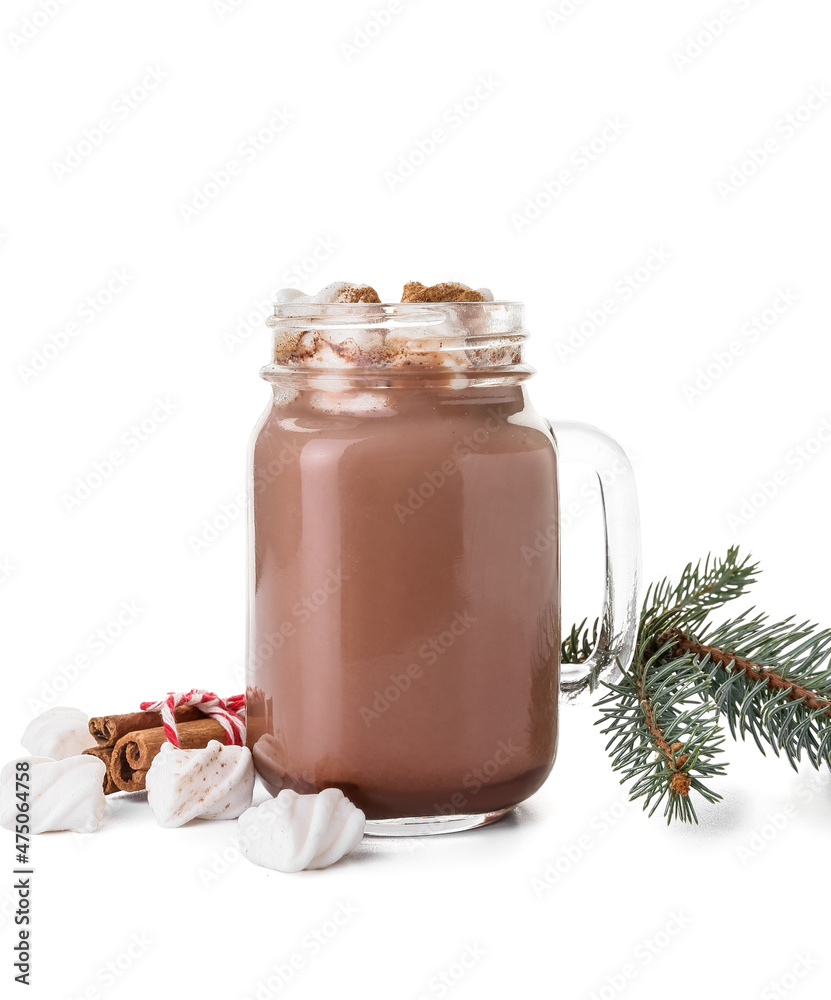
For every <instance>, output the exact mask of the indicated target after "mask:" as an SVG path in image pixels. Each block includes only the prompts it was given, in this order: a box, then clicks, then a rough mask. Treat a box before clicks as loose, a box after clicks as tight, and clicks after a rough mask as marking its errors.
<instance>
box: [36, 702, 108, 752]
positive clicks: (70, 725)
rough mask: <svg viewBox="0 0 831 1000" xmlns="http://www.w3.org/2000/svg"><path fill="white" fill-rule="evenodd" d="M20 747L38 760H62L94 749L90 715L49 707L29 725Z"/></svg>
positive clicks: (76, 710)
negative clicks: (47, 758) (88, 748)
mask: <svg viewBox="0 0 831 1000" xmlns="http://www.w3.org/2000/svg"><path fill="white" fill-rule="evenodd" d="M20 742H21V744H22V745H23V746H24V747H25V748H26V749H27V750H28V751H29V753H30V754H34V756H36V757H51V758H52V760H63V759H64V757H74V756H75V755H76V754H79V753H81V752H82V751H83V750H86V749H87V747H91V746H95V740H94V739H93V738H92V736H90V733H89V716H88V715H87V714H86V713H85V712H82V711H81V710H80V709H78V708H64V707H63V706H58V707H56V708H48V709H47V710H46V711H45V712H42V713H41V714H40V715H38V716H36V717H35V718H34V719H32V721H31V722H30V723H29V725H28V726H26V729H25V730H24V732H23V735H22V736H21V737H20Z"/></svg>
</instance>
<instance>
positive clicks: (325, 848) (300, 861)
mask: <svg viewBox="0 0 831 1000" xmlns="http://www.w3.org/2000/svg"><path fill="white" fill-rule="evenodd" d="M365 826H366V817H365V816H364V814H363V812H361V810H360V809H358V807H357V806H355V805H353V803H352V802H350V801H349V799H348V798H346V796H345V795H344V794H343V792H342V791H341V790H340V789H339V788H325V789H324V790H323V791H322V792H318V793H317V794H316V795H298V794H297V792H294V791H292V790H291V789H289V788H284V789H283V791H282V792H280V794H279V795H278V796H277V797H276V798H274V799H268V800H266V801H265V802H263V803H261V804H260V805H258V806H255V807H252V808H251V809H248V810H247V811H246V812H244V813H243V814H242V816H240V818H239V848H240V851H241V852H242V853H243V854H244V855H245V856H246V857H247V858H248V860H249V861H251V862H253V863H254V864H255V865H262V867H263V868H273V869H274V870H275V871H278V872H299V871H301V870H302V869H304V868H326V867H327V866H328V865H331V864H334V863H335V862H336V861H338V860H340V859H341V858H342V857H343V856H344V855H345V854H348V853H349V852H350V851H352V850H354V849H355V848H356V847H357V846H358V844H359V843H360V841H361V838H362V837H363V835H364V827H365Z"/></svg>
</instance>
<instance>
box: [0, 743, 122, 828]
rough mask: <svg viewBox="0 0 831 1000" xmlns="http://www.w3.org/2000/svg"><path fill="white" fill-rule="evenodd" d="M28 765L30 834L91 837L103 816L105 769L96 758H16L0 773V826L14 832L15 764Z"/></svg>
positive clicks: (17, 801) (16, 805) (17, 807)
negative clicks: (69, 832) (64, 832)
mask: <svg viewBox="0 0 831 1000" xmlns="http://www.w3.org/2000/svg"><path fill="white" fill-rule="evenodd" d="M22 761H28V763H29V771H28V779H27V780H25V781H24V780H23V779H21V781H20V786H21V787H23V785H24V784H25V785H26V790H27V791H28V797H27V798H26V799H25V800H23V801H25V802H26V803H28V807H29V808H28V810H25V813H26V815H27V816H28V820H27V822H28V826H29V832H30V833H47V832H48V831H50V830H74V831H75V832H76V833H92V831H93V830H94V829H95V828H96V827H97V826H98V824H99V823H100V822H101V817H102V816H103V815H104V804H105V799H104V786H103V782H104V774H105V773H106V770H107V767H106V765H105V764H104V761H103V760H99V758H98V757H91V756H89V755H86V756H80V755H79V756H77V757H66V758H64V760H52V758H50V757H18V758H16V759H15V760H10V761H9V762H8V764H6V765H4V767H3V770H2V771H0V826H4V827H5V828H6V829H7V830H14V829H15V826H16V825H18V824H17V816H18V813H21V812H22V810H21V809H20V805H21V800H20V799H19V798H18V797H17V796H18V791H19V788H18V779H19V777H20V775H19V773H18V771H17V764H19V763H20V762H22Z"/></svg>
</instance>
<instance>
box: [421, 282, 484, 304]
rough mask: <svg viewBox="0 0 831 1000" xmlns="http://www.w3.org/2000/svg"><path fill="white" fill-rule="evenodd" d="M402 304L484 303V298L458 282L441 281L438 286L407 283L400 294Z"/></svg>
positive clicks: (479, 293)
mask: <svg viewBox="0 0 831 1000" xmlns="http://www.w3.org/2000/svg"><path fill="white" fill-rule="evenodd" d="M401 301H402V302H484V301H485V296H484V295H483V294H482V293H481V292H477V291H476V289H475V288H468V286H467V285H463V284H461V282H458V281H443V282H441V283H440V284H438V285H422V283H421V282H420V281H408V282H407V284H406V285H405V286H404V291H403V292H402V293H401Z"/></svg>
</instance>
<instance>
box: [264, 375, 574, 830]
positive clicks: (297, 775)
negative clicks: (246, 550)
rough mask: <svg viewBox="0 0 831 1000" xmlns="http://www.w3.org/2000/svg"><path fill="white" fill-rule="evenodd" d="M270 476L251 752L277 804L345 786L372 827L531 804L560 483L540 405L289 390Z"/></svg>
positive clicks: (549, 659)
mask: <svg viewBox="0 0 831 1000" xmlns="http://www.w3.org/2000/svg"><path fill="white" fill-rule="evenodd" d="M253 469H254V473H253V475H254V480H253V494H252V496H253V502H252V519H253V548H254V552H253V555H254V560H253V573H254V581H253V597H252V607H251V617H250V626H249V627H250V634H249V679H248V732H249V745H250V746H251V747H252V750H253V753H254V758H255V762H256V766H257V770H258V772H259V774H260V776H261V777H262V779H263V780H264V782H265V783H266V785H267V786H268V788H269V789H270V790H271V792H272V793H273V794H276V793H277V792H279V791H280V790H281V789H282V788H292V789H295V790H296V791H298V792H313V791H319V790H320V789H323V788H327V787H331V786H335V787H338V788H340V789H342V790H343V792H344V793H345V794H346V795H347V796H348V797H349V798H350V799H352V801H353V802H354V803H355V804H356V805H358V806H359V807H360V808H361V809H363V810H364V812H365V813H366V815H367V818H368V819H370V820H372V819H396V818H402V817H420V816H437V815H445V814H479V813H489V812H495V811H498V810H502V809H506V808H510V807H512V806H514V805H516V804H517V803H518V802H521V801H522V800H523V799H525V798H527V797H528V796H529V795H531V794H532V793H533V792H534V791H536V790H537V789H538V788H539V787H540V785H541V784H542V782H543V781H544V779H545V778H546V776H547V774H548V772H549V771H550V769H551V765H552V763H553V760H554V754H555V750H556V739H557V694H558V662H559V580H558V572H559V567H558V545H557V539H556V525H557V482H556V456H555V452H554V448H553V445H552V441H551V437H550V435H549V432H548V430H547V428H546V426H545V425H544V423H543V422H542V421H541V419H540V418H539V417H538V416H537V415H536V413H535V411H533V410H532V409H530V407H528V406H527V405H526V401H525V395H524V391H523V388H522V387H521V386H519V385H516V386H508V387H505V386H487V387H484V388H482V387H477V388H465V389H451V388H446V387H442V388H431V387H429V386H428V385H422V386H420V387H418V388H414V387H407V388H398V389H390V390H386V391H384V390H372V391H371V392H370V393H368V394H364V395H361V394H360V391H359V390H351V391H349V392H343V393H334V392H332V393H330V392H326V393H322V392H314V391H312V390H304V391H300V392H288V391H284V390H282V389H276V390H275V396H274V403H273V405H272V406H271V407H270V408H269V410H268V411H267V412H266V414H265V416H264V418H263V420H262V422H261V425H260V428H259V431H258V434H257V436H256V439H255V444H254V460H253ZM540 529H541V530H542V532H543V535H540V534H539V532H540ZM540 537H547V539H549V540H550V541H551V543H552V544H551V545H550V546H548V547H545V546H540V544H539V538H540ZM535 539H536V544H535Z"/></svg>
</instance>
